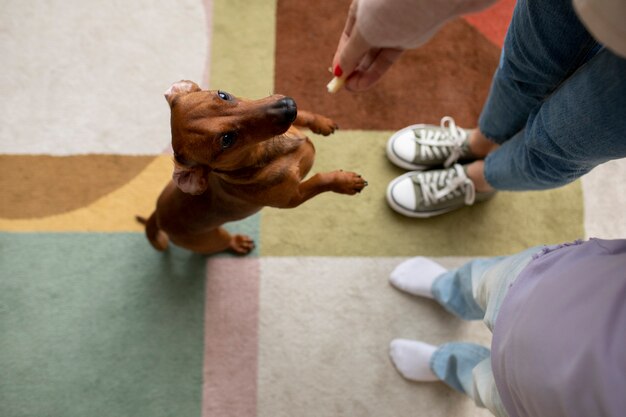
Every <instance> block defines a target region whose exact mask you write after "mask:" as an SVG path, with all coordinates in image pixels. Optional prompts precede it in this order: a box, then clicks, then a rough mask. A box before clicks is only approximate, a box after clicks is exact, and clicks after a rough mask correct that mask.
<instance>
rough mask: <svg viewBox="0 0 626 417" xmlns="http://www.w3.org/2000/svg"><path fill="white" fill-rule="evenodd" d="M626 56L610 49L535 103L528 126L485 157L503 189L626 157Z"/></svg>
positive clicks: (556, 181)
mask: <svg viewBox="0 0 626 417" xmlns="http://www.w3.org/2000/svg"><path fill="white" fill-rule="evenodd" d="M624 74H626V59H624V58H620V57H618V56H617V55H615V54H613V53H612V52H611V51H609V50H607V49H603V50H602V51H600V52H599V53H598V54H596V55H595V56H594V57H593V58H592V59H591V60H589V62H587V63H586V64H585V65H584V66H583V67H581V68H580V69H579V70H578V71H577V72H576V73H575V74H574V75H572V76H571V77H570V78H568V79H567V80H566V81H565V82H564V83H563V84H562V85H561V86H560V87H559V88H558V89H557V90H556V91H555V92H554V93H553V94H552V95H551V96H550V97H548V98H547V99H546V100H544V101H543V102H542V103H541V105H540V106H539V107H538V108H535V109H534V110H533V111H532V112H531V115H530V116H529V118H528V122H527V124H526V127H525V129H524V130H523V131H522V132H520V133H518V134H517V135H515V136H514V137H513V138H512V139H511V140H509V141H507V142H505V143H504V144H503V145H502V146H501V147H500V148H498V149H497V150H495V151H494V152H492V153H491V154H489V155H488V156H487V158H486V159H485V171H484V173H485V178H486V180H487V182H489V184H491V186H492V187H494V188H495V189H498V190H542V189H550V188H556V187H559V186H562V185H564V184H567V183H569V182H571V181H574V180H576V179H577V178H579V177H581V176H582V175H584V174H586V173H587V172H589V171H590V170H591V169H593V168H594V167H596V166H598V165H600V164H602V163H604V162H607V161H609V160H613V159H619V158H624V157H626V136H625V132H626V117H625V115H626V77H625V76H624Z"/></svg>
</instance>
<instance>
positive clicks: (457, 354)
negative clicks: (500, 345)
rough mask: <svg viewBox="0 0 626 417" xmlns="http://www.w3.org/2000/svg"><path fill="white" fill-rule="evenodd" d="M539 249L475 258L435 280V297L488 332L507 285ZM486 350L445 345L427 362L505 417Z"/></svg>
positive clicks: (448, 381)
mask: <svg viewBox="0 0 626 417" xmlns="http://www.w3.org/2000/svg"><path fill="white" fill-rule="evenodd" d="M540 250H541V247H540V246H536V247H532V248H529V249H526V250H525V251H523V252H520V253H518V254H515V255H511V256H500V257H495V258H488V259H477V260H474V261H471V262H468V263H466V264H465V265H463V266H462V267H460V268H458V269H456V270H452V271H448V272H446V273H444V274H442V275H441V276H440V277H438V278H437V279H436V280H435V281H434V282H433V286H432V292H433V294H434V296H435V299H436V300H437V301H438V302H439V303H440V304H441V305H442V306H443V307H444V308H445V309H446V310H448V311H450V312H451V313H453V314H455V315H457V316H458V317H461V318H463V319H467V320H472V319H483V321H484V322H485V324H486V325H487V327H488V328H489V329H490V330H492V329H493V323H494V322H495V320H496V318H497V316H498V312H499V310H500V306H501V305H502V301H503V300H504V297H505V296H506V293H507V290H508V288H509V287H510V285H511V284H512V283H513V282H514V281H515V279H517V276H518V275H519V274H520V272H521V271H522V270H523V269H524V268H525V267H526V265H528V263H529V262H530V261H531V260H532V258H533V255H535V254H536V253H538V252H539V251H540ZM490 361H491V359H490V351H489V349H487V348H486V347H483V346H480V345H476V344H473V343H457V342H455V343H446V344H444V345H441V346H439V347H438V348H437V350H436V351H435V352H434V353H433V356H432V358H431V361H430V367H431V369H432V371H433V372H434V373H435V375H437V377H438V378H439V379H441V380H442V381H443V382H444V383H446V384H447V385H449V386H450V387H452V388H454V389H455V390H457V391H460V392H464V393H466V394H467V395H468V396H469V397H470V398H472V399H473V400H474V402H475V403H476V405H478V406H479V407H486V408H488V409H489V410H490V411H491V412H492V413H494V414H495V415H496V416H506V415H507V413H506V411H505V410H504V407H503V405H502V401H501V400H500V396H499V395H498V391H497V388H496V385H495V381H494V378H493V373H492V371H491V362H490Z"/></svg>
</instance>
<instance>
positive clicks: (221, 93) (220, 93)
mask: <svg viewBox="0 0 626 417" xmlns="http://www.w3.org/2000/svg"><path fill="white" fill-rule="evenodd" d="M217 95H218V96H219V97H220V98H221V99H222V100H226V101H229V100H231V99H232V98H233V97H232V96H231V95H230V94H228V93H227V92H225V91H218V92H217Z"/></svg>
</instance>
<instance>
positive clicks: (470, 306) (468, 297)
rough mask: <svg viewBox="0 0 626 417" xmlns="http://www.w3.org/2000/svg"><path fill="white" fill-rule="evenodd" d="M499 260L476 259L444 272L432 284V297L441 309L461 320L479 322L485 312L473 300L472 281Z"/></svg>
mask: <svg viewBox="0 0 626 417" xmlns="http://www.w3.org/2000/svg"><path fill="white" fill-rule="evenodd" d="M501 259H502V257H498V258H490V259H476V260H473V261H471V262H468V263H466V264H465V265H463V266H462V267H460V268H458V269H453V270H450V271H448V272H445V273H444V274H442V275H441V276H439V277H438V278H437V279H435V281H434V282H433V284H432V287H431V289H432V293H433V297H434V298H435V300H437V301H438V302H439V304H441V306H442V307H443V308H445V309H446V310H447V311H449V312H450V313H452V314H454V315H455V316H457V317H460V318H462V319H463V320H481V319H482V318H483V317H484V315H485V311H484V309H483V307H481V306H480V305H478V304H477V303H476V301H475V299H474V290H473V286H474V285H473V280H474V281H475V280H476V277H480V276H482V275H483V274H484V273H485V271H486V270H488V269H489V268H490V267H491V266H493V265H495V264H497V263H498V262H499V261H500V260H501ZM472 277H474V278H472Z"/></svg>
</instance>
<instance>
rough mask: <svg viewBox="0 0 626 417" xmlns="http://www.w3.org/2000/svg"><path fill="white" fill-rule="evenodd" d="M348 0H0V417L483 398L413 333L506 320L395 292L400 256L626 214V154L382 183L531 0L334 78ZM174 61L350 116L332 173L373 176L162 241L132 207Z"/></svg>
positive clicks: (480, 251) (233, 87) (180, 73)
mask: <svg viewBox="0 0 626 417" xmlns="http://www.w3.org/2000/svg"><path fill="white" fill-rule="evenodd" d="M349 2H350V1H349V0H342V1H339V2H322V3H321V4H316V6H315V7H314V8H312V7H311V6H310V4H309V3H308V2H306V1H304V0H278V1H275V0H266V1H257V2H246V1H243V0H228V1H227V0H205V2H204V3H202V2H201V1H199V0H183V1H176V2H173V1H168V0H157V1H146V0H133V1H130V2H129V1H125V2H120V1H112V2H98V4H97V5H96V4H94V3H93V2H89V3H85V2H80V1H77V0H72V1H69V2H68V1H67V0H66V1H61V0H53V1H49V2H47V3H46V4H45V5H40V4H34V3H33V4H30V3H29V2H20V1H17V0H9V1H6V2H5V4H4V9H3V16H2V17H1V18H0V24H1V25H2V31H0V52H2V56H4V57H5V61H4V63H3V66H2V67H3V71H2V73H1V75H0V89H1V90H2V92H3V100H2V101H0V112H1V114H2V115H3V123H2V124H1V127H0V190H1V191H2V195H3V198H2V199H1V200H0V333H1V334H2V337H1V338H0V370H1V371H0V375H1V376H0V415H1V416H4V417H18V416H19V417H22V416H44V415H45V416H53V417H56V416H59V417H60V416H63V417H70V416H85V415H97V416H117V417H119V416H126V415H128V416H130V415H132V416H136V417H141V416H151V417H155V416H174V415H175V416H203V417H209V416H217V417H227V416H233V417H235V416H236V417H282V416H285V417H286V416H293V415H298V416H320V415H324V416H377V417H381V416H398V415H423V416H451V415H454V416H483V415H488V414H487V413H486V412H485V411H484V410H477V409H476V408H475V407H474V406H473V404H472V403H471V402H470V401H469V400H467V399H466V398H464V397H463V396H461V395H459V394H457V393H455V392H453V391H451V390H449V389H447V388H446V387H444V386H442V385H441V384H414V383H408V382H406V381H405V380H403V379H402V378H401V377H400V376H399V375H398V374H397V373H396V371H395V370H394V368H393V366H392V365H391V363H390V362H389V359H388V357H387V346H388V342H389V341H390V340H391V339H392V338H394V337H406V338H414V339H422V340H425V341H428V342H431V343H443V342H446V341H451V340H459V339H462V340H469V341H476V342H479V343H484V344H487V345H488V344H489V340H490V335H489V333H488V332H487V331H486V330H485V329H484V328H483V326H482V325H481V324H480V323H463V322H460V321H459V320H456V319H454V318H451V317H450V316H449V315H447V314H446V313H445V312H443V311H441V309H440V308H438V306H436V305H435V304H434V303H432V302H430V301H427V300H421V299H415V298H412V297H408V296H406V295H405V294H401V293H399V292H397V291H395V290H393V289H392V288H391V287H390V286H389V285H388V283H387V277H388V275H389V272H390V271H391V270H392V269H393V267H394V266H395V265H396V264H397V263H398V262H400V261H402V260H403V259H406V257H411V256H417V255H424V256H431V257H434V258H436V259H437V260H439V261H440V262H441V263H443V264H444V265H446V266H447V267H454V266H458V265H460V264H461V263H463V262H464V261H467V260H468V259H470V258H471V257H477V256H492V255H501V254H508V253H514V252H517V251H520V250H522V249H525V248H527V247H529V246H532V245H537V244H544V243H545V244H550V243H558V242H563V241H569V240H574V239H577V238H580V237H584V236H588V235H594V236H599V237H607V238H608V237H617V236H619V235H620V234H622V235H624V234H626V224H625V220H624V219H615V218H614V216H611V213H613V212H614V210H615V207H620V204H623V203H626V197H625V196H624V194H625V193H624V191H623V189H622V188H623V187H621V185H620V184H621V180H620V178H624V175H626V168H625V166H624V164H621V163H620V164H618V163H614V164H607V165H605V166H603V167H601V168H600V169H598V170H597V171H594V172H593V173H592V174H590V175H589V176H588V178H586V179H585V180H583V181H579V182H576V183H574V184H571V185H569V186H567V187H564V188H561V189H558V190H553V191H545V192H536V193H500V194H498V195H497V196H496V197H495V198H494V199H493V200H491V201H489V202H487V203H484V204H480V205H477V206H474V207H468V208H465V209H462V210H459V211H457V212H454V213H451V214H448V215H444V216H441V217H438V218H434V219H430V220H412V219H407V218H404V217H402V216H399V215H397V214H395V213H394V212H393V211H392V210H390V209H389V208H388V207H387V205H386V203H385V200H384V190H385V187H386V185H387V183H388V182H389V181H390V180H391V179H392V178H394V177H395V176H397V175H399V174H400V173H401V171H400V170H399V169H397V168H395V167H394V166H392V165H391V164H390V163H389V162H388V161H387V160H386V157H385V154H384V146H385V142H386V139H387V137H388V136H389V135H390V134H391V133H392V132H393V131H394V130H395V129H398V128H401V127H404V126H405V125H408V124H413V123H417V122H427V123H438V121H439V119H440V118H441V117H442V116H444V115H448V114H449V115H452V116H454V117H455V118H456V120H457V122H458V123H459V125H461V126H468V127H470V126H473V125H474V124H475V123H476V119H477V117H478V115H479V113H480V108H481V105H482V103H483V101H484V100H485V97H486V94H487V90H488V87H489V80H490V77H491V74H492V73H493V71H494V69H495V68H496V65H497V62H498V56H499V52H500V48H501V43H502V39H503V36H504V33H505V31H506V22H507V21H508V18H509V16H510V13H511V10H512V5H513V2H512V1H511V0H502V1H501V2H500V3H498V4H497V5H496V6H494V7H493V8H491V9H489V10H487V11H485V12H483V13H480V14H477V15H472V16H467V17H465V18H463V19H458V20H456V21H454V22H451V23H450V24H448V25H446V26H445V27H444V28H443V30H442V31H441V32H440V33H439V34H438V35H437V36H436V37H435V38H434V39H432V41H431V42H429V43H428V44H427V45H425V46H424V47H423V48H421V49H419V50H417V51H411V52H407V53H406V54H405V55H404V56H403V57H402V59H401V61H400V62H399V63H398V64H397V65H396V66H395V67H394V68H393V69H392V70H391V71H390V73H389V74H388V76H387V77H386V78H385V79H384V80H383V81H382V82H381V83H380V84H379V85H378V86H377V87H376V88H374V89H372V90H371V91H369V92H366V93H360V94H349V93H346V92H340V93H339V94H337V95H336V96H330V95H328V94H327V93H326V91H325V85H326V83H327V82H328V80H329V73H328V66H329V64H330V59H331V56H332V54H333V52H334V48H335V45H336V41H337V38H338V36H339V33H340V31H341V28H342V26H343V22H344V19H345V13H346V11H347V7H348V5H349ZM179 79H192V80H196V81H198V82H199V83H200V84H201V85H202V86H204V87H211V88H219V89H223V90H226V91H229V92H231V93H233V94H236V95H239V96H244V97H250V98H260V97H264V96H266V95H268V94H269V93H271V92H274V91H275V92H279V93H282V94H287V95H290V96H292V97H294V98H295V99H296V101H297V102H298V105H299V107H300V108H302V109H308V110H313V111H316V112H319V113H323V114H325V115H328V116H331V117H333V118H334V119H335V120H336V121H337V122H338V123H339V125H340V127H341V130H340V131H339V132H337V133H336V134H334V135H333V136H330V137H328V138H323V137H316V136H315V135H311V138H312V139H313V141H314V143H315V145H316V148H317V160H316V164H315V166H314V171H325V170H331V169H336V168H342V169H346V170H355V171H358V172H359V173H361V174H362V175H363V176H364V177H365V178H366V179H367V180H368V181H369V184H370V186H369V187H368V188H367V189H366V190H365V191H364V192H363V193H361V194H360V195H358V196H354V197H346V196H341V195H336V194H326V195H322V196H319V197H317V198H316V199H314V200H312V201H310V202H307V203H306V204H305V205H303V206H301V207H299V208H297V209H294V210H277V209H265V210H263V211H262V212H261V213H260V214H258V215H256V216H253V217H251V218H249V219H246V220H245V221H242V222H238V223H234V224H229V225H228V227H229V228H231V229H232V230H237V231H243V232H245V233H248V234H250V235H252V236H253V237H254V238H255V240H256V242H257V248H256V249H255V251H254V252H253V253H252V254H250V255H249V256H247V257H234V256H229V255H219V256H213V257H209V258H206V257H201V256H198V255H194V254H191V253H189V252H187V251H184V250H182V249H179V248H175V247H173V248H171V249H170V250H169V251H167V252H166V253H164V254H161V253H156V252H155V251H154V250H153V249H152V248H151V247H150V246H149V244H148V243H147V241H146V240H145V238H144V236H143V233H142V230H141V227H140V226H139V225H138V224H136V223H135V220H134V216H135V215H136V214H142V215H147V214H149V213H150V212H151V210H152V209H153V207H154V203H155V200H156V198H157V196H158V195H159V193H160V191H161V189H162V188H163V186H164V185H165V184H166V182H167V181H168V179H169V178H170V176H171V168H172V162H171V156H169V139H170V138H169V127H168V123H169V114H168V107H167V104H166V103H165V101H164V99H163V97H162V93H163V92H164V91H165V90H166V89H167V88H168V87H169V85H170V84H171V83H172V82H174V81H177V80H179ZM596 172H598V173H597V174H594V173H596ZM607 184H608V185H607ZM611 184H613V185H614V188H615V189H616V192H615V193H611V195H610V196H607V193H606V192H605V190H606V187H607V186H611ZM621 207H623V205H621Z"/></svg>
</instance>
